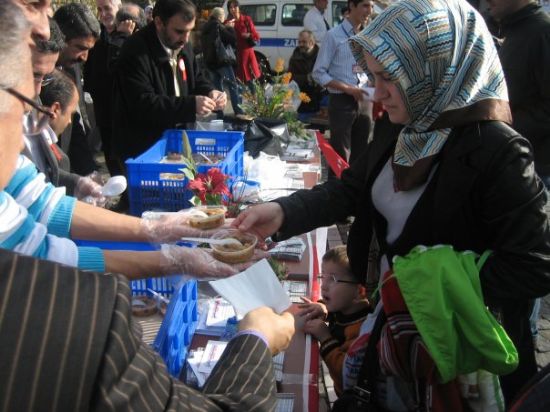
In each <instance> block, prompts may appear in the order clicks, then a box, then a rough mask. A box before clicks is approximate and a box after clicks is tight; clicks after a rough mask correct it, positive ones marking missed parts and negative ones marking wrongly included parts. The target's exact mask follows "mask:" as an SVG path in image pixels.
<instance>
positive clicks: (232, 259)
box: [212, 229, 258, 263]
mask: <svg viewBox="0 0 550 412" xmlns="http://www.w3.org/2000/svg"><path fill="white" fill-rule="evenodd" d="M230 238H231V239H236V240H238V241H239V242H240V243H241V244H240V245H236V244H233V243H231V244H224V245H214V244H213V245H212V254H213V255H214V257H215V258H216V259H218V260H219V261H221V262H225V263H244V262H248V261H249V260H250V259H251V258H252V256H253V255H254V248H255V247H256V244H257V243H258V238H257V237H256V236H255V235H253V234H251V233H245V232H241V231H240V230H237V229H222V230H219V231H217V232H216V233H214V234H213V235H212V239H230Z"/></svg>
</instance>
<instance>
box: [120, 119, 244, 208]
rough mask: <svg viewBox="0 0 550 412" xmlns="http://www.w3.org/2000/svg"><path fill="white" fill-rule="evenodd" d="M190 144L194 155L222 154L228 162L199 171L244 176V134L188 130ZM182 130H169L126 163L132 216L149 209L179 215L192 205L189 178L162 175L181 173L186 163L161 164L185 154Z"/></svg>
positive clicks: (208, 166) (234, 176) (232, 177)
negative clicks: (215, 170) (216, 170)
mask: <svg viewBox="0 0 550 412" xmlns="http://www.w3.org/2000/svg"><path fill="white" fill-rule="evenodd" d="M186 132H187V136H188V137H189V143H190V144H191V150H192V151H193V153H202V154H204V155H206V156H211V155H222V156H225V159H224V160H223V161H221V162H219V163H218V164H214V165H200V166H199V167H198V171H199V172H200V173H206V172H207V171H208V169H210V168H212V167H218V168H219V169H221V171H222V172H223V173H225V174H227V175H229V176H231V181H230V182H228V185H231V183H232V181H233V179H236V178H240V177H242V176H243V172H244V166H243V153H244V133H243V132H212V131H199V130H187V131H186ZM182 146H183V144H182V130H179V129H170V130H166V131H165V132H164V134H163V135H162V138H161V139H160V140H159V141H158V142H157V143H155V144H154V145H153V146H152V147H151V148H150V149H149V150H147V151H146V152H145V153H143V154H142V155H140V156H138V157H136V158H135V159H128V160H127V161H126V168H127V171H128V194H129V197H130V213H131V214H133V215H135V216H140V215H141V214H142V213H143V212H144V211H147V210H163V211H167V212H175V211H178V210H181V209H185V208H188V207H190V206H191V204H190V203H189V200H190V199H191V197H193V193H192V192H191V191H190V190H188V189H187V188H186V187H187V183H188V180H187V179H182V180H171V179H166V180H165V179H161V178H160V174H161V173H177V174H181V173H182V172H181V170H180V169H182V168H184V165H183V164H175V163H160V161H161V160H162V159H163V158H164V156H166V155H167V154H168V153H169V152H178V153H181V152H182Z"/></svg>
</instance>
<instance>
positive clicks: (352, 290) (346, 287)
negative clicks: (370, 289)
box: [321, 261, 359, 314]
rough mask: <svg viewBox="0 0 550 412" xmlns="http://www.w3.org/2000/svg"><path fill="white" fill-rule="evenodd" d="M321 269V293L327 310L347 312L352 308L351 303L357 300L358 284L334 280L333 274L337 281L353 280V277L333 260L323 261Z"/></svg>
mask: <svg viewBox="0 0 550 412" xmlns="http://www.w3.org/2000/svg"><path fill="white" fill-rule="evenodd" d="M321 271H322V273H323V276H322V280H321V293H322V295H323V300H324V302H325V305H326V307H327V310H328V311H329V312H342V313H344V314H347V311H348V310H351V309H353V304H354V303H356V302H357V301H356V299H357V298H358V297H359V285H358V284H356V283H341V282H334V281H333V279H332V276H331V275H334V278H335V279H336V280H337V281H338V280H344V281H349V282H355V279H353V277H352V276H351V275H349V274H348V273H347V272H346V270H345V269H344V268H342V267H341V266H340V265H338V264H336V263H334V262H331V261H326V262H323V263H322V264H321Z"/></svg>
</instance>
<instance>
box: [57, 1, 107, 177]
mask: <svg viewBox="0 0 550 412" xmlns="http://www.w3.org/2000/svg"><path fill="white" fill-rule="evenodd" d="M54 19H55V21H56V22H57V24H58V25H59V28H60V29H61V31H62V32H63V34H64V35H65V42H66V47H65V48H64V49H63V50H62V51H61V53H60V55H59V59H58V61H57V66H58V67H59V68H60V69H61V70H63V71H65V72H66V73H68V74H69V75H70V76H71V77H72V78H73V80H74V81H75V83H76V87H77V88H78V93H79V97H80V98H79V103H78V106H79V107H78V110H77V112H76V113H75V114H74V116H73V119H72V122H71V126H70V127H68V128H67V129H66V130H65V132H64V133H63V135H61V137H60V139H59V140H60V146H61V148H62V149H63V151H65V152H66V153H68V154H69V159H71V169H72V171H73V172H75V173H78V174H79V175H82V176H86V175H89V174H90V173H92V172H93V171H94V170H97V168H98V166H97V164H96V163H95V160H94V156H93V155H94V150H93V148H92V144H91V141H90V133H91V125H90V122H89V120H88V113H87V111H86V103H85V100H84V90H83V88H82V68H81V64H82V63H85V62H86V60H87V59H88V52H89V51H90V49H92V47H94V45H95V42H96V41H97V39H98V38H99V34H100V32H101V28H100V26H99V22H98V21H97V19H96V18H95V16H94V15H93V13H92V12H91V10H90V9H89V8H88V6H86V5H84V4H81V3H70V4H66V5H64V6H62V7H60V8H59V9H57V11H56V12H55V15H54Z"/></svg>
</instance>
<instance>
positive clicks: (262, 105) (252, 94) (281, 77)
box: [240, 60, 311, 139]
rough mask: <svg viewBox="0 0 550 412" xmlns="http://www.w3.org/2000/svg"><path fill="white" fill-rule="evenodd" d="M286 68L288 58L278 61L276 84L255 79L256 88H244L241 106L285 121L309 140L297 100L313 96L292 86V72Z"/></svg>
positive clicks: (293, 132)
mask: <svg viewBox="0 0 550 412" xmlns="http://www.w3.org/2000/svg"><path fill="white" fill-rule="evenodd" d="M283 68H284V60H280V61H279V60H278V61H277V63H276V65H275V72H276V75H275V76H273V81H272V83H267V84H263V83H261V82H260V81H259V80H257V79H255V80H253V81H252V90H250V89H248V87H244V90H245V91H244V92H243V94H242V96H243V102H242V103H241V105H240V107H241V108H242V109H243V111H244V113H245V114H246V115H248V116H250V117H252V118H266V119H281V120H284V121H285V122H286V123H287V125H288V130H289V132H290V134H291V135H295V136H296V137H298V138H299V139H308V138H309V137H310V136H309V134H308V133H307V132H306V130H305V128H304V124H303V123H302V122H301V121H299V120H298V117H297V114H296V109H297V107H295V102H296V101H297V100H299V101H300V102H306V103H307V102H309V101H311V99H310V98H309V96H308V95H307V94H305V93H302V92H299V91H298V90H296V89H294V88H292V87H290V85H289V84H290V81H291V79H292V73H289V72H286V73H284V72H283Z"/></svg>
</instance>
